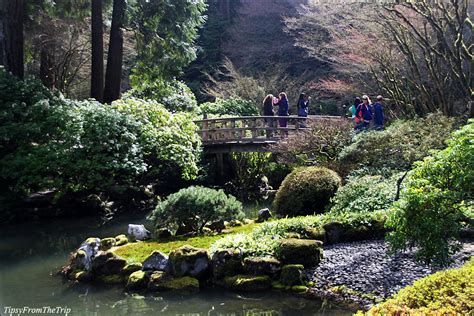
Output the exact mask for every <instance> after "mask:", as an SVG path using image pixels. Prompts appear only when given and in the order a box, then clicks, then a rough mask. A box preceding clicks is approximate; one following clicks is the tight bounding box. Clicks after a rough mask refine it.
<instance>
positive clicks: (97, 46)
mask: <svg viewBox="0 0 474 316" xmlns="http://www.w3.org/2000/svg"><path fill="white" fill-rule="evenodd" d="M91 11H92V25H91V29H92V34H91V36H92V40H91V42H92V67H91V98H94V99H96V100H97V101H99V102H102V101H103V96H104V31H103V22H102V0H92V3H91ZM120 63H121V62H120Z"/></svg>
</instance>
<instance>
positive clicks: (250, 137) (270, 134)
mask: <svg viewBox="0 0 474 316" xmlns="http://www.w3.org/2000/svg"><path fill="white" fill-rule="evenodd" d="M280 119H285V120H286V121H287V127H279V124H278V120H280ZM340 119H341V117H340V116H325V115H310V116H309V117H307V118H305V117H299V116H241V117H227V118H210V119H209V118H205V119H202V120H198V121H195V123H196V124H197V125H198V126H199V130H198V131H197V132H198V134H199V135H200V136H201V139H202V144H203V146H204V149H205V151H206V152H207V153H230V152H268V151H270V148H269V146H268V145H270V144H274V143H276V142H278V141H279V140H281V139H282V138H284V137H286V136H287V135H290V134H293V133H297V132H298V131H301V130H308V129H309V126H310V121H312V120H340Z"/></svg>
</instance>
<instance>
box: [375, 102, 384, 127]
mask: <svg viewBox="0 0 474 316" xmlns="http://www.w3.org/2000/svg"><path fill="white" fill-rule="evenodd" d="M382 101H383V97H382V96H381V95H378V96H377V102H375V104H374V129H376V130H381V129H383V123H384V122H383V120H384V118H383V106H382Z"/></svg>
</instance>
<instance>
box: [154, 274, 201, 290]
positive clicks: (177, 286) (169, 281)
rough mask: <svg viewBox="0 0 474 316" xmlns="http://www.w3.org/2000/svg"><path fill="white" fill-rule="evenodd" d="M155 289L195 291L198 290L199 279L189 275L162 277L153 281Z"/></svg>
mask: <svg viewBox="0 0 474 316" xmlns="http://www.w3.org/2000/svg"><path fill="white" fill-rule="evenodd" d="M155 289H157V290H160V291H180V292H195V291H199V280H198V279H196V278H193V277H189V276H185V277H181V278H166V277H164V278H163V279H162V280H161V281H159V282H156V283H155Z"/></svg>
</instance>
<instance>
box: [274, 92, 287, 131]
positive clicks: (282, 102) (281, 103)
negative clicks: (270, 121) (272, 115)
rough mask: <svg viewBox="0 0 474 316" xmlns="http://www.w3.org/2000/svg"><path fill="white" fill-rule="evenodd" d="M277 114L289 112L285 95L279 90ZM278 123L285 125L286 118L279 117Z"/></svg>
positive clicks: (282, 114) (284, 114)
mask: <svg viewBox="0 0 474 316" xmlns="http://www.w3.org/2000/svg"><path fill="white" fill-rule="evenodd" d="M277 105H278V116H289V115H290V114H289V113H288V98H287V96H286V93H285V92H280V94H279V95H278V103H277ZM278 123H279V125H280V127H286V124H287V123H288V119H286V118H279V119H278Z"/></svg>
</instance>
